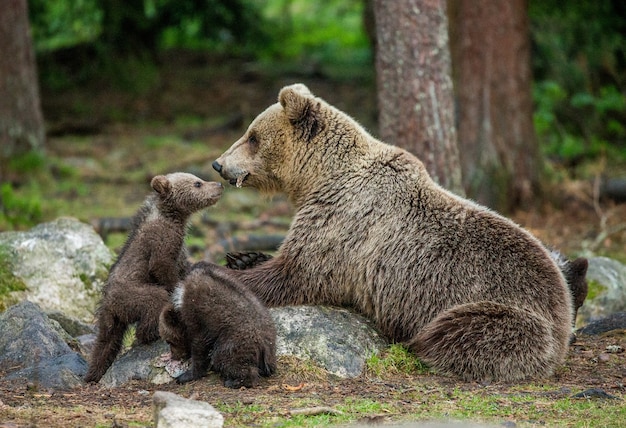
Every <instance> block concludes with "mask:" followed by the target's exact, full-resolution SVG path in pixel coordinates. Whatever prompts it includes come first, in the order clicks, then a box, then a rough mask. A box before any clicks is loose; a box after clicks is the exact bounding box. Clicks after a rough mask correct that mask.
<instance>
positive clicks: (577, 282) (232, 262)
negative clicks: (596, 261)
mask: <svg viewBox="0 0 626 428" xmlns="http://www.w3.org/2000/svg"><path fill="white" fill-rule="evenodd" d="M550 255H551V256H552V258H553V259H554V261H555V262H556V263H557V265H558V266H559V269H561V272H562V273H563V276H564V277H565V282H567V285H568V287H569V291H570V294H571V296H572V304H573V306H574V307H573V308H572V310H573V311H574V316H573V323H574V324H576V315H577V313H578V309H580V307H581V306H582V305H583V303H584V302H585V299H586V298H587V291H588V285H587V278H586V275H587V268H588V267H589V261H588V260H587V259H586V258H584V257H578V258H577V259H575V260H569V259H568V258H567V257H565V256H564V255H563V254H561V253H560V252H559V251H556V250H551V251H550ZM271 258H272V255H271V254H265V253H259V252H256V251H255V252H249V253H246V252H236V253H226V267H228V268H229V269H236V270H243V269H250V268H252V267H255V266H258V265H260V264H261V263H264V262H266V261H268V260H270V259H271Z"/></svg>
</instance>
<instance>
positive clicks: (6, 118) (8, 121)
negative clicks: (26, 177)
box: [0, 0, 45, 181]
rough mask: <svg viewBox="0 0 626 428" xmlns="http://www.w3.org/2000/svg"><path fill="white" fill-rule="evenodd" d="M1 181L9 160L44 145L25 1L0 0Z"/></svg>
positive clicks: (4, 176) (42, 124)
mask: <svg viewBox="0 0 626 428" xmlns="http://www.w3.org/2000/svg"><path fill="white" fill-rule="evenodd" d="M0 52H2V55H0V181H4V180H5V179H6V174H7V171H6V168H7V163H8V161H9V160H10V159H11V158H12V157H15V156H19V155H23V154H25V153H27V152H29V151H33V150H35V151H39V150H42V149H43V147H44V139H45V129H44V123H43V115H42V113H41V104H40V100H39V85H38V81H37V70H36V67H35V56H34V53H33V46H32V40H31V35H30V26H29V22H28V8H27V4H26V0H3V1H2V12H1V13H0Z"/></svg>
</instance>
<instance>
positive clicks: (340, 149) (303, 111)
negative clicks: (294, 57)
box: [213, 84, 572, 381]
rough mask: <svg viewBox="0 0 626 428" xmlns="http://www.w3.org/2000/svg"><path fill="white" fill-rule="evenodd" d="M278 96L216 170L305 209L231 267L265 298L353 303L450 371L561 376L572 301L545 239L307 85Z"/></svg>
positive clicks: (481, 376)
mask: <svg viewBox="0 0 626 428" xmlns="http://www.w3.org/2000/svg"><path fill="white" fill-rule="evenodd" d="M278 99H279V102H278V103H277V104H275V105H272V106H270V107H269V108H268V109H267V110H265V111H264V112H263V113H261V114H260V115H259V116H258V117H257V118H256V119H255V120H254V121H253V122H252V124H251V125H250V127H249V128H248V130H247V131H246V133H245V134H244V135H243V137H242V138H241V139H239V140H238V141H237V142H235V143H234V144H233V146H232V147H231V148H230V149H228V150H227V151H226V152H225V153H224V154H223V155H222V156H220V157H219V158H218V159H217V160H216V161H215V162H214V163H213V167H214V168H215V169H216V170H217V171H218V172H220V174H221V175H222V177H223V178H225V179H227V180H229V181H230V183H231V184H236V185H238V186H250V187H254V188H257V189H259V190H261V191H263V192H266V193H273V192H278V191H283V192H285V193H286V194H287V195H288V197H289V199H290V201H291V202H292V203H293V205H294V206H295V208H296V210H297V212H296V214H295V217H294V219H293V222H292V224H291V227H290V230H289V232H288V234H287V236H286V238H285V240H284V242H283V244H282V246H281V247H280V249H279V251H278V254H277V256H276V257H274V258H273V259H271V260H268V261H266V262H264V263H262V264H260V265H258V266H256V267H253V268H251V269H246V270H232V271H231V272H232V274H233V275H234V276H236V277H237V278H239V279H240V280H241V281H243V282H244V283H245V284H246V285H247V286H248V287H250V288H251V289H252V290H253V291H254V292H255V293H256V294H257V295H258V296H259V297H260V298H261V299H262V300H263V301H264V302H266V303H267V304H268V305H274V306H275V305H294V304H328V305H349V306H351V307H353V308H355V309H357V310H358V311H360V312H361V313H362V314H364V315H366V316H368V317H370V318H371V319H373V320H374V321H375V322H376V324H377V326H378V327H379V328H380V330H381V331H382V332H383V333H384V334H385V335H386V336H387V337H388V338H390V339H392V340H395V341H398V342H405V343H407V344H408V346H410V348H411V349H412V350H413V351H414V352H415V353H416V354H417V355H418V356H419V357H420V358H421V359H423V360H424V361H426V362H427V363H430V364H431V365H432V366H433V367H435V368H437V369H438V370H439V371H440V372H445V373H452V374H456V375H458V376H460V377H462V378H464V379H473V380H503V381H514V380H520V379H524V378H528V377H542V376H549V375H550V374H552V373H553V371H554V369H555V368H556V367H557V366H558V365H559V364H561V363H562V362H563V360H564V358H565V355H566V353H567V349H568V342H569V336H570V331H571V323H572V306H571V297H570V294H569V291H568V289H567V285H566V283H565V279H564V278H563V275H562V273H561V272H560V271H559V268H558V267H557V265H556V264H555V262H554V261H553V260H552V258H551V257H550V255H549V253H548V251H547V250H546V249H545V248H544V246H543V245H542V244H541V243H540V242H539V241H538V240H537V239H536V238H534V237H533V236H532V235H531V234H530V233H528V232H527V231H525V230H524V229H522V228H521V227H519V226H517V225H516V224H514V223H513V222H512V221H510V220H508V219H506V218H504V217H502V216H500V215H498V214H497V213H495V212H493V211H490V210H489V209H487V208H485V207H482V206H479V205H478V204H476V203H474V202H472V201H469V200H466V199H463V198H460V197H458V196H456V195H454V194H452V193H450V192H448V191H446V190H445V189H443V188H441V187H440V186H438V185H437V184H436V183H435V182H433V180H432V179H431V178H430V176H429V175H428V173H427V172H426V169H425V168H424V165H423V164H422V162H420V160H419V159H417V158H416V157H415V156H413V155H412V154H410V153H409V152H407V151H405V150H403V149H401V148H398V147H393V146H390V145H387V144H385V143H382V142H380V141H378V140H376V139H374V138H373V137H372V136H370V135H369V134H368V133H367V132H366V131H365V130H364V129H363V128H362V127H361V126H359V125H358V124H357V123H356V122H354V121H353V120H352V119H351V118H350V117H348V116H347V115H346V114H345V113H343V112H341V111H339V110H337V109H336V108H334V107H332V106H331V105H329V104H328V103H326V102H325V101H323V100H322V99H320V98H317V97H315V96H313V95H312V94H311V93H310V92H309V90H308V89H307V88H306V87H305V86H304V85H300V84H296V85H292V86H288V87H285V88H283V89H282V90H281V91H280V93H279V97H278Z"/></svg>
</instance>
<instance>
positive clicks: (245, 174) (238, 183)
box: [228, 171, 249, 187]
mask: <svg viewBox="0 0 626 428" xmlns="http://www.w3.org/2000/svg"><path fill="white" fill-rule="evenodd" d="M248 175H249V173H248V172H245V171H244V172H242V173H241V174H239V175H238V176H237V177H235V178H231V179H230V180H228V182H229V183H230V184H232V185H233V186H236V187H241V185H242V184H243V182H244V180H245V179H246V178H247V177H248Z"/></svg>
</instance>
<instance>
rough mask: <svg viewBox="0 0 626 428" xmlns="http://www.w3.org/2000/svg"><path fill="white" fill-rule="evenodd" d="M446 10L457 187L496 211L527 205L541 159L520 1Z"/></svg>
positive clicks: (468, 0)
mask: <svg viewBox="0 0 626 428" xmlns="http://www.w3.org/2000/svg"><path fill="white" fill-rule="evenodd" d="M448 5H449V16H450V24H451V25H450V28H451V31H450V41H451V52H452V63H453V66H454V83H455V91H456V96H457V101H458V111H457V113H458V138H459V149H460V154H461V164H462V171H463V184H464V188H465V190H466V193H467V194H468V195H469V196H470V197H472V198H474V199H476V200H478V201H479V202H481V203H483V204H485V205H488V206H491V207H493V208H496V209H500V210H510V209H513V208H515V207H518V206H525V205H528V204H530V203H531V202H532V200H533V198H534V196H536V194H537V192H538V189H539V171H540V158H539V156H538V147H537V138H536V135H535V131H534V127H533V122H532V109H533V106H532V93H531V78H532V76H531V69H530V37H529V22H528V4H527V0H509V1H500V0H450V1H449V3H448Z"/></svg>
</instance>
